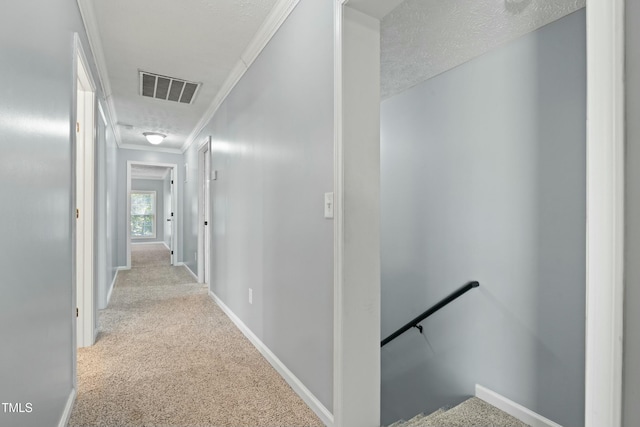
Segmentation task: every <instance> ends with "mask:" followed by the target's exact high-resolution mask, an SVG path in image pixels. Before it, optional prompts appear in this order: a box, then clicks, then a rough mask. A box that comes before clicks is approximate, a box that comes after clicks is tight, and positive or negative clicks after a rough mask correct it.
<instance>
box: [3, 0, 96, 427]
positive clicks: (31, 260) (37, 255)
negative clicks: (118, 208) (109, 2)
mask: <svg viewBox="0 0 640 427" xmlns="http://www.w3.org/2000/svg"><path fill="white" fill-rule="evenodd" d="M74 32H78V33H79V34H80V36H81V40H82V42H83V45H84V48H85V53H86V55H87V57H88V58H91V57H92V56H91V52H90V51H89V50H88V46H89V43H88V41H87V39H86V35H85V33H84V29H83V26H82V21H81V18H80V13H79V11H78V7H77V4H76V2H75V1H74V0H46V1H44V0H42V1H37V0H30V1H6V2H4V3H3V7H2V13H1V14H0V58H2V60H0V78H1V79H2V81H3V82H7V83H6V84H3V85H0V179H1V180H2V183H3V184H2V186H0V198H1V200H2V201H3V206H4V207H5V209H4V210H3V221H2V223H1V225H0V235H1V236H2V243H3V244H2V249H0V275H1V277H0V294H1V295H2V297H1V298H0V337H1V340H2V344H1V345H0V402H12V403H23V404H24V403H26V402H30V403H32V404H33V412H31V413H30V414H7V413H4V411H0V425H11V426H15V427H22V426H29V427H32V426H53V425H57V424H58V422H59V420H60V418H61V416H62V412H63V410H64V406H65V404H66V402H67V399H68V397H69V395H70V393H71V390H72V388H73V364H72V362H73V337H72V322H73V321H75V318H74V317H73V316H74V313H73V312H74V310H73V307H74V306H75V302H72V295H73V294H72V283H74V279H73V277H72V261H73V260H72V244H73V236H72V228H71V226H72V223H73V221H75V220H74V219H73V218H74V215H72V212H74V210H75V202H74V201H73V200H72V193H71V189H72V158H71V153H72V146H71V141H72V139H71V135H72V134H71V132H72V122H73V117H72V112H73V111H74V109H75V107H74V105H73V98H74V86H73V85H74V81H73V78H72V76H73V72H74V70H73V58H74V55H75V54H74V50H73V33H74ZM90 62H91V64H90V67H91V68H92V71H93V75H94V76H97V74H96V73H95V67H94V66H93V62H92V61H91V60H90ZM98 96H99V97H100V96H101V95H100V93H98Z"/></svg>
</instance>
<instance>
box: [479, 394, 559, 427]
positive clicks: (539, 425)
mask: <svg viewBox="0 0 640 427" xmlns="http://www.w3.org/2000/svg"><path fill="white" fill-rule="evenodd" d="M476 397H477V398H479V399H482V400H484V401H485V402H487V403H490V404H492V405H493V406H495V407H496V408H498V409H500V410H502V411H504V412H506V413H507V414H509V415H511V416H513V417H516V418H517V419H519V420H520V421H522V422H523V423H525V424H529V425H530V426H531V427H562V426H561V425H560V424H558V423H554V422H553V421H551V420H549V419H547V418H545V417H543V416H542V415H540V414H536V413H535V412H533V411H532V410H530V409H527V408H525V407H524V406H522V405H520V404H518V403H516V402H514V401H513V400H509V399H507V398H506V397H504V396H502V395H500V394H498V393H496V392H495V391H491V390H489V389H488V388H486V387H483V386H481V385H479V384H476Z"/></svg>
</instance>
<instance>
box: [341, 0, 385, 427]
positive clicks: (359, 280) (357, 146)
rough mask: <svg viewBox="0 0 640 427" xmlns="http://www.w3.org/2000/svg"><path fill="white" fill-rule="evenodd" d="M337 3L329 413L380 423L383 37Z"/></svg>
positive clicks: (356, 424) (354, 424)
mask: <svg viewBox="0 0 640 427" xmlns="http://www.w3.org/2000/svg"><path fill="white" fill-rule="evenodd" d="M342 3H343V2H342V1H341V0H336V2H335V3H334V28H335V35H334V66H335V69H334V114H335V117H334V126H335V134H334V193H335V194H334V208H335V211H334V222H335V223H334V319H333V320H334V341H333V343H334V344H333V347H334V348H333V351H334V355H333V356H334V360H333V369H334V372H333V414H334V424H335V426H336V427H365V426H372V425H380V247H379V245H380V240H379V238H380V236H379V230H380V223H379V220H380V217H379V210H380V205H379V204H380V202H379V200H380V188H379V185H380V184H379V183H380V164H379V155H380V152H379V141H380V134H379V132H380V126H379V120H380V97H379V87H380V82H379V75H380V73H379V70H380V50H379V40H380V39H379V21H378V20H376V19H374V18H372V17H370V16H368V15H366V14H363V13H362V12H359V11H356V10H355V9H351V8H349V7H345V6H343V4H342ZM354 195H355V196H354ZM362 325H369V326H368V327H367V328H365V329H363V328H362Z"/></svg>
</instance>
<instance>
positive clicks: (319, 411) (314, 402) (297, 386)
mask: <svg viewBox="0 0 640 427" xmlns="http://www.w3.org/2000/svg"><path fill="white" fill-rule="evenodd" d="M209 296H210V297H211V298H212V299H213V300H214V301H215V303H216V304H218V307H220V308H221V309H222V311H224V312H225V314H226V315H227V316H228V317H229V319H231V321H232V322H233V323H235V325H236V326H237V327H238V329H240V331H241V332H242V333H243V334H244V336H246V337H247V338H248V339H249V341H251V343H252V344H253V345H254V346H255V347H256V348H257V349H258V351H259V352H260V353H261V354H262V355H263V356H264V358H265V359H267V361H268V362H269V363H271V366H273V367H274V368H275V370H276V371H278V373H279V374H280V375H281V376H282V378H284V380H285V381H286V382H287V383H288V384H289V385H290V386H291V388H292V389H293V391H295V392H296V393H297V394H298V396H300V397H301V398H302V400H304V402H305V403H306V404H307V405H308V406H309V407H310V408H311V410H312V411H313V412H315V413H316V415H317V416H318V417H319V418H320V420H321V421H322V422H323V423H324V424H325V425H326V426H327V427H332V426H333V414H332V413H331V412H329V410H328V409H327V408H326V407H325V406H324V405H323V404H322V403H320V401H319V400H318V398H317V397H315V396H314V395H313V393H311V391H310V390H309V389H308V388H307V387H305V385H304V384H303V383H302V381H300V380H299V379H298V378H297V377H296V376H295V375H294V374H293V372H291V371H290V370H289V369H288V368H287V367H286V366H285V364H284V363H282V361H281V360H280V359H278V357H277V356H276V355H275V354H273V352H272V351H271V350H270V349H269V347H267V346H266V345H265V344H264V343H263V342H262V341H260V338H258V337H257V336H256V335H255V334H254V333H253V332H252V331H251V329H249V328H248V327H247V325H245V324H244V322H242V320H240V318H239V317H238V316H236V315H235V314H234V313H233V311H231V309H230V308H229V307H227V305H226V304H225V303H224V302H222V300H221V299H220V298H218V296H217V295H216V294H214V293H213V292H211V291H209Z"/></svg>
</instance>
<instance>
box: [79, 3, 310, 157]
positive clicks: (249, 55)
mask: <svg viewBox="0 0 640 427" xmlns="http://www.w3.org/2000/svg"><path fill="white" fill-rule="evenodd" d="M79 1H80V0H79ZM299 1H300V0H278V2H277V3H276V4H275V5H274V6H273V9H271V12H270V13H269V15H268V16H267V18H266V19H265V21H264V23H263V24H262V26H261V27H260V29H259V30H258V31H257V32H256V35H255V36H254V37H253V39H252V40H251V42H249V45H248V46H247V48H246V49H245V50H244V52H243V53H242V55H240V60H239V61H238V62H237V63H236V65H235V66H234V67H233V68H232V70H231V72H230V73H229V75H228V76H227V78H226V80H225V81H224V83H222V86H221V87H220V90H219V91H218V93H217V94H216V96H215V98H214V99H213V101H212V102H211V104H210V105H209V107H208V108H207V111H205V112H204V114H203V115H202V117H201V118H200V120H199V121H198V123H197V124H196V126H195V127H194V128H193V130H192V131H191V133H190V134H189V137H188V138H187V139H186V141H185V142H184V145H183V146H182V151H181V152H182V153H184V152H185V151H187V150H188V149H189V147H190V146H191V144H193V142H194V141H195V140H196V138H197V137H198V135H199V134H200V132H202V129H204V127H205V126H206V125H207V123H209V121H210V120H211V119H212V118H213V116H214V114H215V113H216V111H218V108H220V105H222V103H223V102H224V100H225V99H226V98H227V96H228V95H229V93H230V92H231V90H232V89H233V88H234V87H235V85H236V84H237V83H238V82H239V81H240V79H241V78H242V76H244V73H245V72H246V71H247V70H248V69H249V66H251V64H253V61H255V59H256V58H257V57H258V55H260V52H262V50H263V49H264V48H265V47H266V46H267V44H268V43H269V41H270V40H271V38H272V37H273V36H274V35H275V34H276V32H277V31H278V29H279V28H280V27H281V26H282V24H283V23H284V22H285V21H286V19H287V18H288V17H289V15H290V14H291V12H293V10H294V9H295V7H296V6H297V4H298V2H299Z"/></svg>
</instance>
